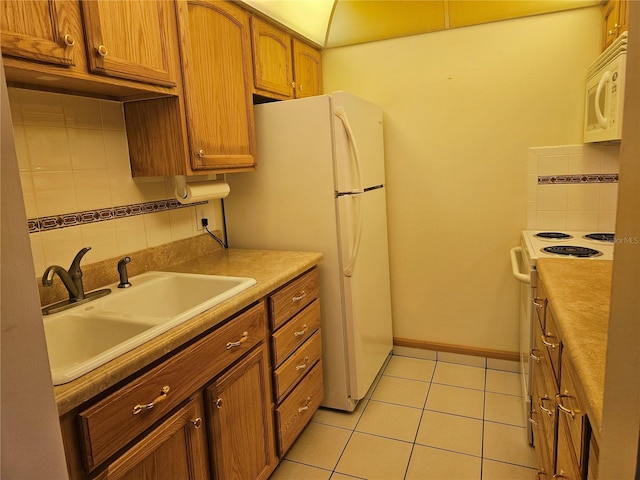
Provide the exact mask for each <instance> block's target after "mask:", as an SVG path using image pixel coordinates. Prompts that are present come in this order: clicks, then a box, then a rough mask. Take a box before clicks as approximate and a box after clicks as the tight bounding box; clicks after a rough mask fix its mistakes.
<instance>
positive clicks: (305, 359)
mask: <svg viewBox="0 0 640 480" xmlns="http://www.w3.org/2000/svg"><path fill="white" fill-rule="evenodd" d="M303 362H304V363H301V364H300V365H296V372H297V371H298V370H304V369H305V368H307V364H308V363H309V357H304V360H303Z"/></svg>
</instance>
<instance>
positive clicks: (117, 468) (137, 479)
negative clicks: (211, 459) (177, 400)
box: [95, 395, 209, 480]
mask: <svg viewBox="0 0 640 480" xmlns="http://www.w3.org/2000/svg"><path fill="white" fill-rule="evenodd" d="M95 478H96V479H99V480H148V479H154V480H175V479H178V478H180V479H185V480H203V479H208V478H209V463H208V461H207V438H206V429H205V428H204V414H203V407H202V395H196V396H195V397H193V398H192V399H191V400H190V401H189V402H188V403H187V404H186V405H185V406H184V407H182V408H180V409H178V410H177V411H176V412H175V413H174V414H173V415H171V416H170V417H169V418H167V419H166V420H165V421H164V422H162V423H161V424H160V425H159V426H158V427H156V428H155V429H153V430H152V431H151V432H150V433H149V434H148V435H146V436H145V437H144V438H143V439H142V440H141V441H140V442H138V443H136V444H135V445H134V446H133V447H132V448H130V449H129V450H127V451H126V452H125V453H123V454H122V455H121V456H120V457H118V458H117V459H116V460H114V461H113V462H110V463H109V464H108V466H107V468H106V469H105V470H103V471H102V472H101V473H100V474H99V475H98V476H97V477H95Z"/></svg>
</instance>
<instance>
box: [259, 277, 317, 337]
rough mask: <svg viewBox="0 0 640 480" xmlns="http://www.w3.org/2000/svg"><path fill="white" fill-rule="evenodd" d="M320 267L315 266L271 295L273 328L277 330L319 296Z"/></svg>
mask: <svg viewBox="0 0 640 480" xmlns="http://www.w3.org/2000/svg"><path fill="white" fill-rule="evenodd" d="M319 292H320V287H319V277H318V269H317V268H314V269H313V270H309V271H308V272H307V273H305V274H303V275H301V276H300V277H298V278H296V279H295V280H293V281H291V282H289V283H288V284H287V285H285V286H284V287H282V288H281V289H280V290H278V291H277V292H274V293H273V294H271V295H269V311H270V312H271V316H270V317H271V330H277V329H278V328H279V327H280V326H281V325H282V324H284V323H285V322H286V321H287V320H289V319H290V318H291V317H293V316H294V315H295V314H296V313H298V312H299V311H300V310H302V309H303V308H304V307H306V306H307V305H309V304H310V303H311V302H312V301H313V300H315V299H316V298H318V295H319Z"/></svg>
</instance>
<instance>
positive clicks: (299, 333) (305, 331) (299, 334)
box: [293, 323, 307, 338]
mask: <svg viewBox="0 0 640 480" xmlns="http://www.w3.org/2000/svg"><path fill="white" fill-rule="evenodd" d="M306 333H307V324H306V323H305V324H304V325H302V330H300V331H299V332H293V336H294V337H296V338H297V337H302V336H303V335H305V334H306Z"/></svg>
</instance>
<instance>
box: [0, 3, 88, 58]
mask: <svg viewBox="0 0 640 480" xmlns="http://www.w3.org/2000/svg"><path fill="white" fill-rule="evenodd" d="M2 3H3V7H2V10H1V13H0V15H1V18H0V24H1V28H2V54H3V55H5V56H11V57H18V58H23V59H27V60H35V61H38V62H44V63H49V64H53V65H74V63H75V62H74V60H73V51H74V48H78V47H77V45H76V42H77V40H78V36H79V35H80V34H81V31H82V30H81V28H80V26H79V25H77V24H75V25H72V24H71V23H72V22H71V21H70V19H69V16H68V15H66V12H65V2H61V1H56V0H48V1H46V0H3V1H2ZM80 48H81V47H80Z"/></svg>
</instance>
